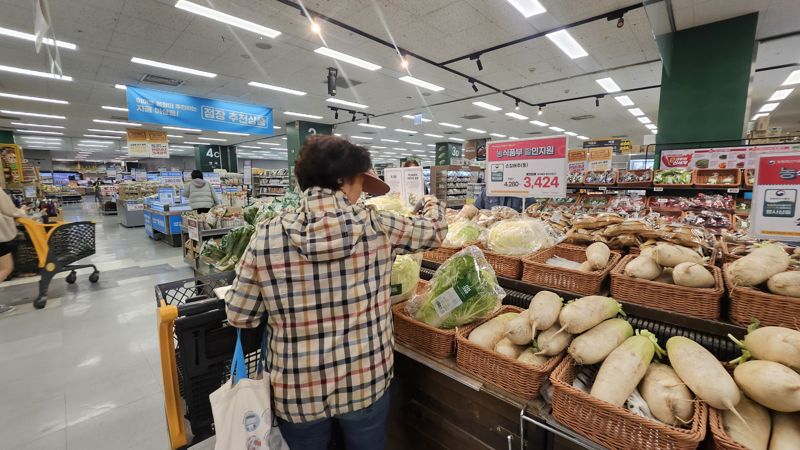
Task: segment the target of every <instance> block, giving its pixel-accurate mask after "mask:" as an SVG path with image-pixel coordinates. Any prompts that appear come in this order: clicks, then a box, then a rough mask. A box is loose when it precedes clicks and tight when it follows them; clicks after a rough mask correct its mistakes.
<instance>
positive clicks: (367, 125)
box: [358, 122, 386, 130]
mask: <svg viewBox="0 0 800 450" xmlns="http://www.w3.org/2000/svg"><path fill="white" fill-rule="evenodd" d="M358 126H360V127H366V128H376V129H378V130H383V129H384V128H386V127H385V126H383V125H375V124H374V123H366V122H358Z"/></svg>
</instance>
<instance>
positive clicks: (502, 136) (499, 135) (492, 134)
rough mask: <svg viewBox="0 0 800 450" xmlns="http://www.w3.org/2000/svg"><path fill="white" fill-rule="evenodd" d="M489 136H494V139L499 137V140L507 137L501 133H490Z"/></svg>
mask: <svg viewBox="0 0 800 450" xmlns="http://www.w3.org/2000/svg"><path fill="white" fill-rule="evenodd" d="M489 136H494V137H499V138H504V137H506V135H505V134H500V133H489Z"/></svg>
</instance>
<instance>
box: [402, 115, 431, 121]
mask: <svg viewBox="0 0 800 450" xmlns="http://www.w3.org/2000/svg"><path fill="white" fill-rule="evenodd" d="M403 118H404V119H411V120H414V119H415V118H414V116H411V115H408V114H406V115H404V116H403ZM420 121H422V122H424V123H428V122H433V120H431V119H426V118H424V117H422V118H420Z"/></svg>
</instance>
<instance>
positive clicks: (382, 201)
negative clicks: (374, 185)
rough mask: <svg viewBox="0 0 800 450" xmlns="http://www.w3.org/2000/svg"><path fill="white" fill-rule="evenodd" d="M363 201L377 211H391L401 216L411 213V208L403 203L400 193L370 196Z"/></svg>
mask: <svg viewBox="0 0 800 450" xmlns="http://www.w3.org/2000/svg"><path fill="white" fill-rule="evenodd" d="M364 203H366V204H367V205H372V206H374V207H375V208H377V209H378V210H379V211H391V212H394V213H396V214H400V215H402V216H410V215H411V208H409V207H408V206H406V204H405V203H403V199H401V198H400V194H397V193H391V194H386V195H381V196H380V197H372V198H369V199H367V200H366V201H365V202H364Z"/></svg>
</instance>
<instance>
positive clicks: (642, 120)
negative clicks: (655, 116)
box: [637, 117, 650, 123]
mask: <svg viewBox="0 0 800 450" xmlns="http://www.w3.org/2000/svg"><path fill="white" fill-rule="evenodd" d="M637 119H638V120H639V122H642V123H650V119H649V118H647V117H637Z"/></svg>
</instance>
